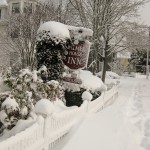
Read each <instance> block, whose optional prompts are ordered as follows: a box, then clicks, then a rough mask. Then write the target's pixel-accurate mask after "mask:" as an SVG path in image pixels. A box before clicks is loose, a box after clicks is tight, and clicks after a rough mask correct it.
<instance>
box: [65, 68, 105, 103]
mask: <svg viewBox="0 0 150 150" xmlns="http://www.w3.org/2000/svg"><path fill="white" fill-rule="evenodd" d="M74 73H75V74H77V78H79V79H80V80H81V81H82V83H81V84H74V83H70V82H64V85H63V87H64V90H65V99H66V105H67V106H73V105H77V106H80V105H81V104H82V103H83V100H82V94H83V92H85V91H88V92H90V93H91V94H92V96H93V98H92V100H94V99H96V98H98V97H99V96H100V95H101V93H102V91H105V90H106V89H107V87H106V86H105V85H104V84H103V82H102V81H101V79H100V78H98V77H97V76H94V75H93V74H92V73H91V72H90V71H87V70H79V71H75V72H74ZM66 76H71V74H67V75H66Z"/></svg>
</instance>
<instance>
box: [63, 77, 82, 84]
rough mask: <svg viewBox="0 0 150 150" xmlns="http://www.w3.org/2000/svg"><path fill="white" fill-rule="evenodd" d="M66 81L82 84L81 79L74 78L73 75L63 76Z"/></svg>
mask: <svg viewBox="0 0 150 150" xmlns="http://www.w3.org/2000/svg"><path fill="white" fill-rule="evenodd" d="M63 80H64V81H65V82H70V83H75V84H82V81H81V79H77V78H73V77H63Z"/></svg>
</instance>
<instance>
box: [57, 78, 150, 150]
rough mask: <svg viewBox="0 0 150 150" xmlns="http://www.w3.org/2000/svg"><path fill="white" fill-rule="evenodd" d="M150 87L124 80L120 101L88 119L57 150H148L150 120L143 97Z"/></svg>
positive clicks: (135, 81) (80, 123)
mask: <svg viewBox="0 0 150 150" xmlns="http://www.w3.org/2000/svg"><path fill="white" fill-rule="evenodd" d="M149 85H150V82H146V81H145V79H134V78H126V79H121V85H120V90H119V97H118V99H117V101H116V102H115V103H114V104H113V105H112V106H110V107H108V108H105V109H104V110H103V111H101V112H99V113H97V114H88V115H86V116H85V117H84V120H83V121H82V122H81V121H80V122H79V123H78V127H74V129H73V130H72V131H71V132H70V133H69V134H68V136H66V137H65V138H64V139H63V141H62V142H61V143H60V144H58V146H57V147H56V148H55V150H149V149H150V147H149V135H150V130H149V128H150V120H147V119H146V120H145V115H144V113H145V112H144V111H143V110H145V107H146V106H144V105H145V102H144V100H143V98H144V97H142V95H143V94H147V93H146V91H148V90H147V88H148V87H147V86H149ZM144 91H145V92H144ZM149 103H150V102H149ZM143 106H144V107H143ZM147 116H148V115H147ZM147 121H148V122H147ZM145 124H146V125H145Z"/></svg>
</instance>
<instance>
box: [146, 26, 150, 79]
mask: <svg viewBox="0 0 150 150" xmlns="http://www.w3.org/2000/svg"><path fill="white" fill-rule="evenodd" d="M148 32H149V35H148V36H149V37H148V38H149V39H148V49H147V59H146V79H147V80H148V78H149V50H150V27H149V28H148Z"/></svg>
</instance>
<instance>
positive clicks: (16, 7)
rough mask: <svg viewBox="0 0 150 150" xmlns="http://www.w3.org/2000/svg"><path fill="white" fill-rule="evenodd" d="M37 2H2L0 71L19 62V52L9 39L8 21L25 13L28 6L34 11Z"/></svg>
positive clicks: (28, 0) (0, 1) (19, 0)
mask: <svg viewBox="0 0 150 150" xmlns="http://www.w3.org/2000/svg"><path fill="white" fill-rule="evenodd" d="M34 4H35V0H0V70H1V68H2V67H8V66H12V65H13V64H14V63H15V62H16V61H17V59H18V58H17V57H18V55H17V50H16V49H15V47H13V46H12V43H11V42H10V41H11V40H10V38H9V37H8V34H7V30H8V21H9V17H10V16H11V15H13V14H17V13H24V12H25V11H26V8H27V7H26V6H28V9H29V8H31V11H32V9H33V6H35V5H34Z"/></svg>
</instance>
